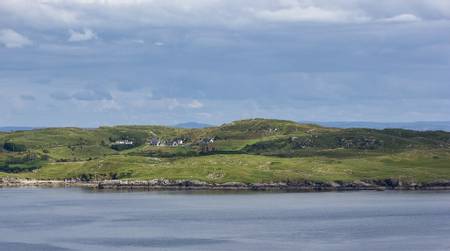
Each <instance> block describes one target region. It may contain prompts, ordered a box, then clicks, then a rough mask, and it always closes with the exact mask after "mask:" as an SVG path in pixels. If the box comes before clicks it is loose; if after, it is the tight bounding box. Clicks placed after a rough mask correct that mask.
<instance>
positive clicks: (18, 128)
mask: <svg viewBox="0 0 450 251" xmlns="http://www.w3.org/2000/svg"><path fill="white" fill-rule="evenodd" d="M33 129H34V127H28V126H4V127H0V132H15V131H29V130H33Z"/></svg>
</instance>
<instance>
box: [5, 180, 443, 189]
mask: <svg viewBox="0 0 450 251" xmlns="http://www.w3.org/2000/svg"><path fill="white" fill-rule="evenodd" d="M1 187H86V188H92V189H104V190H217V191H221V190H223V191H233V190H244V191H292V192H319V191H360V190H376V191H384V190H450V180H437V181H432V182H425V183H415V182H404V181H399V180H396V179H384V180H364V181H363V180H357V181H351V182H348V181H345V182H344V181H333V182H320V181H307V180H306V181H301V182H277V183H250V184H247V183H242V182H226V183H207V182H204V181H198V180H167V179H153V180H102V181H81V180H79V179H68V180H31V179H17V178H0V188H1Z"/></svg>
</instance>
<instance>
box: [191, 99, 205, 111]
mask: <svg viewBox="0 0 450 251" xmlns="http://www.w3.org/2000/svg"><path fill="white" fill-rule="evenodd" d="M188 107H190V108H194V109H198V108H202V107H203V103H202V102H200V101H198V100H196V99H194V100H192V102H190V103H189V104H188Z"/></svg>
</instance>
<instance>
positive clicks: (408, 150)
mask: <svg viewBox="0 0 450 251" xmlns="http://www.w3.org/2000/svg"><path fill="white" fill-rule="evenodd" d="M125 141H127V142H129V143H128V144H122V143H118V142H125ZM157 141H158V142H163V145H158V146H157V145H154V144H153V145H152V144H151V143H152V142H153V143H155V142H157ZM174 142H182V143H180V144H179V145H176V146H175V145H173V143H174ZM0 146H2V150H1V151H0V177H2V176H12V177H24V178H38V179H66V178H79V179H82V180H94V179H97V180H100V179H153V178H166V179H196V180H204V181H209V182H228V181H241V182H271V181H290V180H326V181H336V180H346V181H348V180H361V179H384V178H401V179H406V180H417V181H430V180H437V179H450V133H448V132H443V131H427V132H417V131H411V130H401V129H385V130H374V129H337V128H325V127H320V126H317V125H310V124H298V123H296V122H292V121H284V120H266V119H249V120H241V121H235V122H232V123H228V124H224V125H221V126H218V127H209V128H201V129H183V128H172V127H164V126H115V127H100V128H97V129H79V128H48V129H37V130H32V131H20V132H12V133H0Z"/></svg>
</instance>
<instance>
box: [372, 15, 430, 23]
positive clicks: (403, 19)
mask: <svg viewBox="0 0 450 251" xmlns="http://www.w3.org/2000/svg"><path fill="white" fill-rule="evenodd" d="M421 20H422V19H421V18H419V17H417V16H415V15H412V14H400V15H396V16H393V17H389V18H383V19H380V21H381V22H392V23H397V22H398V23H401V22H417V21H421Z"/></svg>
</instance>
